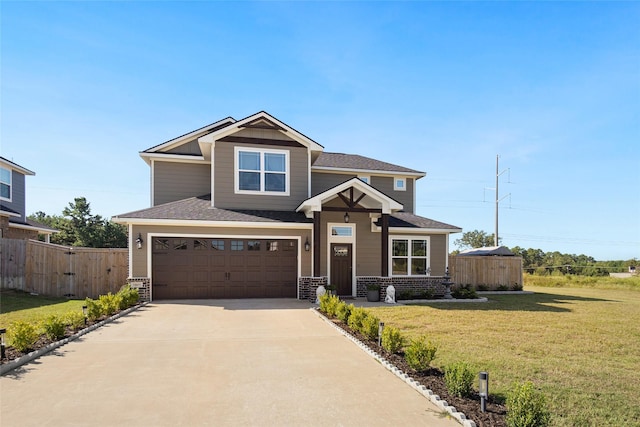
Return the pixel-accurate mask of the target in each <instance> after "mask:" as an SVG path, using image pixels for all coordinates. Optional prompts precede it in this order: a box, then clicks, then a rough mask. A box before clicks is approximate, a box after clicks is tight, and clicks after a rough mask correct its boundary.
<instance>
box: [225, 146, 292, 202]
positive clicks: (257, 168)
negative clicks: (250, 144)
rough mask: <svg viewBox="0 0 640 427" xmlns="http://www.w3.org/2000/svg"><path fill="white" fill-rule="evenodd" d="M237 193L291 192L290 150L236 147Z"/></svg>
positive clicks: (277, 193) (281, 193)
mask: <svg viewBox="0 0 640 427" xmlns="http://www.w3.org/2000/svg"><path fill="white" fill-rule="evenodd" d="M235 160H236V163H235V166H236V172H235V186H236V188H235V189H236V193H249V194H275V195H288V194H289V152H288V151H284V150H267V149H262V150H260V149H255V148H247V147H236V148H235Z"/></svg>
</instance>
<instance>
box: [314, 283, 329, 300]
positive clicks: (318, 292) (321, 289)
mask: <svg viewBox="0 0 640 427" xmlns="http://www.w3.org/2000/svg"><path fill="white" fill-rule="evenodd" d="M326 293H327V290H326V289H325V287H324V285H320V286H318V289H316V304H320V297H321V296H322V295H324V294H326Z"/></svg>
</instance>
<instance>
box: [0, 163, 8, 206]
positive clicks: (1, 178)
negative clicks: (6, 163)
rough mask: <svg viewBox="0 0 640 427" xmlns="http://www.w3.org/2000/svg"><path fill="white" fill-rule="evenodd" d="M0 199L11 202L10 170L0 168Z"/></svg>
mask: <svg viewBox="0 0 640 427" xmlns="http://www.w3.org/2000/svg"><path fill="white" fill-rule="evenodd" d="M0 199H2V200H7V201H11V169H6V168H0Z"/></svg>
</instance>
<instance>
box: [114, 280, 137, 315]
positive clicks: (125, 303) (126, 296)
mask: <svg viewBox="0 0 640 427" xmlns="http://www.w3.org/2000/svg"><path fill="white" fill-rule="evenodd" d="M116 295H118V296H120V300H119V303H120V306H119V307H118V308H119V309H120V310H125V309H127V308H129V307H132V306H134V305H136V304H137V303H138V300H139V299H140V294H139V292H138V290H137V289H133V288H131V286H130V285H129V284H126V285H124V286H123V287H122V288H120V290H119V291H118V293H117V294H116Z"/></svg>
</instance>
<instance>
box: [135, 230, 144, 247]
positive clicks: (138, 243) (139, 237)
mask: <svg viewBox="0 0 640 427" xmlns="http://www.w3.org/2000/svg"><path fill="white" fill-rule="evenodd" d="M143 243H144V240H142V234H141V233H138V238H137V239H136V245H138V249H142V244H143Z"/></svg>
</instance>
